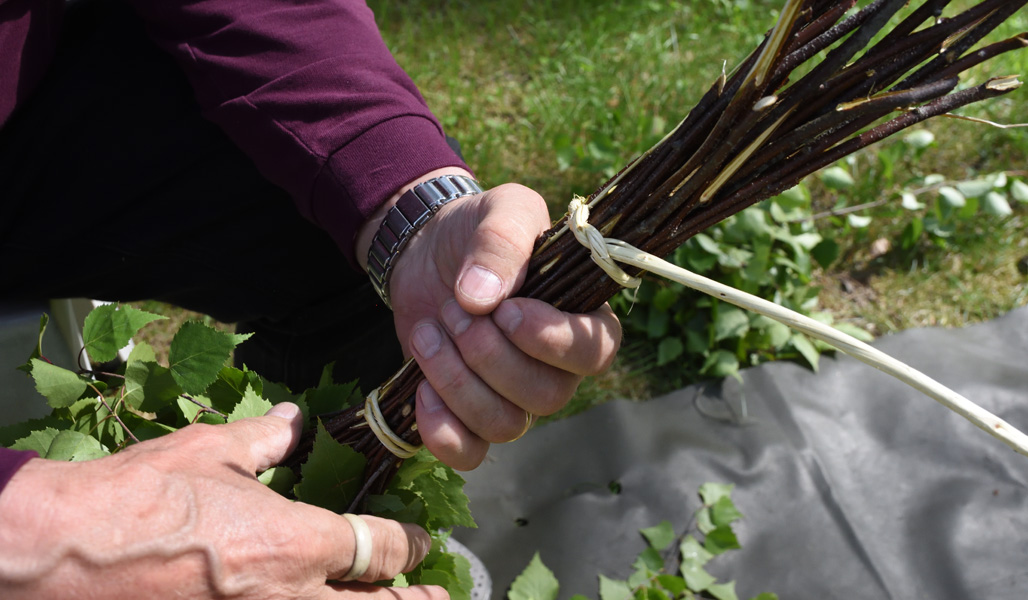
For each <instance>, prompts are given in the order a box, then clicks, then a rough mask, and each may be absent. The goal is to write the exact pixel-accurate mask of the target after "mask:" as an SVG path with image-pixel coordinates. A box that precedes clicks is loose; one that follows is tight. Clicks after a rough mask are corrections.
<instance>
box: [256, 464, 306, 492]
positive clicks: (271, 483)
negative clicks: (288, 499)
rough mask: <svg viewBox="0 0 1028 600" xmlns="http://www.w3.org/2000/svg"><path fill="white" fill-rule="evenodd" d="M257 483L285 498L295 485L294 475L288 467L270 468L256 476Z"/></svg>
mask: <svg viewBox="0 0 1028 600" xmlns="http://www.w3.org/2000/svg"><path fill="white" fill-rule="evenodd" d="M257 481H259V482H261V483H263V484H264V485H266V486H268V487H269V488H271V489H272V490H274V491H276V492H278V493H279V494H281V495H283V496H285V495H288V494H289V493H290V492H291V491H292V490H293V486H294V485H295V484H296V474H295V473H293V470H292V469H290V468H289V467H272V468H270V469H268V470H267V471H265V472H263V473H261V474H260V475H258V476H257Z"/></svg>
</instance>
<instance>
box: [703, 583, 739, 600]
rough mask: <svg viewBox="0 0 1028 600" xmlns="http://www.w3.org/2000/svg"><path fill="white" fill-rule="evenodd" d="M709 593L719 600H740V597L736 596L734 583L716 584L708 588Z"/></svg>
mask: <svg viewBox="0 0 1028 600" xmlns="http://www.w3.org/2000/svg"><path fill="white" fill-rule="evenodd" d="M707 593H708V594H710V595H711V596H713V597H715V598H717V600H739V597H738V596H736V594H735V582H734V581H729V582H728V583H716V584H714V585H712V586H710V587H708V588H707Z"/></svg>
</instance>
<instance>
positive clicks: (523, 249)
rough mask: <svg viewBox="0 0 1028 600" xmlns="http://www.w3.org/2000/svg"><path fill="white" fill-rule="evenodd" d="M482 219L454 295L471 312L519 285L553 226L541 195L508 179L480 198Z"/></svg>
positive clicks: (487, 306)
mask: <svg viewBox="0 0 1028 600" xmlns="http://www.w3.org/2000/svg"><path fill="white" fill-rule="evenodd" d="M479 211H480V212H479V214H480V215H481V216H480V219H481V220H480V221H479V223H478V224H477V227H476V228H475V232H474V234H473V235H472V236H471V240H470V243H469V246H468V248H467V251H466V256H467V257H466V258H465V260H464V262H463V264H462V266H461V268H460V271H459V272H458V274H457V281H456V285H455V287H454V294H455V296H456V297H457V299H458V301H459V302H460V303H461V306H463V307H464V309H465V310H467V311H468V312H470V313H472V314H485V313H488V312H490V311H491V310H493V309H494V308H495V307H496V305H497V304H499V303H500V301H501V300H503V299H504V298H506V297H507V296H509V295H510V293H511V292H512V291H513V290H515V289H517V288H518V287H520V285H521V282H522V281H523V280H524V275H525V268H526V265H527V264H528V259H529V258H530V257H531V255H532V249H533V246H534V245H535V240H536V238H538V237H539V234H540V233H542V232H543V231H544V230H545V229H546V228H547V227H548V226H549V213H548V211H547V209H546V203H545V202H543V199H542V197H541V196H540V195H539V194H537V193H536V192H534V191H533V190H530V189H529V188H526V187H524V186H521V185H517V184H506V185H503V186H499V187H496V188H493V189H491V190H489V191H488V192H486V193H484V194H482V196H481V197H480V198H479Z"/></svg>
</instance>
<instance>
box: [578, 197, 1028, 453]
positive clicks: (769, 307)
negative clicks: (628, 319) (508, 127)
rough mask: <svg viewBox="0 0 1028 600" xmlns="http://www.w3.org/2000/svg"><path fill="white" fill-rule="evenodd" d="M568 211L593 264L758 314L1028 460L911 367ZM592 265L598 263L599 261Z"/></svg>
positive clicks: (1001, 430) (992, 425)
mask: <svg viewBox="0 0 1028 600" xmlns="http://www.w3.org/2000/svg"><path fill="white" fill-rule="evenodd" d="M570 210H571V215H570V219H569V220H570V221H571V222H572V223H574V226H573V227H572V229H573V230H575V231H576V233H575V238H576V239H578V241H579V242H580V243H582V244H584V245H586V246H587V247H589V249H590V250H591V251H592V255H593V260H596V256H598V255H599V256H602V257H605V259H604V260H610V261H614V260H616V261H618V262H622V263H625V264H629V265H633V266H635V267H639V268H640V269H644V270H646V271H649V272H651V273H654V274H656V275H660V276H661V277H665V278H667V279H670V280H672V281H674V282H676V283H680V284H682V285H684V286H686V287H689V288H692V289H694V290H697V291H700V292H703V293H705V294H708V295H710V296H713V297H714V298H718V299H720V300H724V301H725V302H728V303H730V304H734V305H736V306H738V307H741V308H745V309H747V310H751V311H753V312H756V313H759V314H762V315H764V316H766V317H768V318H771V319H774V320H776V321H778V322H779V323H783V324H785V325H787V326H789V327H791V328H793V329H796V330H798V331H801V332H803V333H805V334H807V335H809V336H810V337H813V338H816V339H819V340H821V341H823V342H825V343H827V344H830V345H832V346H834V347H835V348H837V349H839V350H841V351H843V352H845V353H846V354H849V355H850V356H852V357H854V358H856V359H857V360H859V361H862V362H864V363H867V364H869V365H871V366H872V367H875V368H876V369H878V370H880V371H883V372H885V373H888V374H889V375H892V376H893V377H895V378H897V379H899V380H900V381H902V382H904V383H906V384H907V385H910V386H911V387H913V388H914V389H917V390H919V391H921V392H922V393H924V394H926V395H928V396H929V397H931V398H933V399H934V400H936V401H937V402H939V403H940V404H942V405H943V406H945V407H946V408H949V409H950V410H952V411H954V412H956V413H957V414H959V415H960V416H962V417H964V418H965V419H967V420H968V421H971V422H972V423H974V424H975V425H976V426H978V427H979V428H981V429H982V430H984V431H986V432H988V433H989V434H990V435H992V436H993V437H995V438H997V439H999V440H1000V441H1002V442H1003V443H1005V444H1006V445H1008V446H1010V447H1011V448H1013V449H1014V451H1016V452H1018V453H1019V454H1024V455H1025V456H1028V436H1026V435H1025V434H1024V433H1022V432H1021V431H1020V430H1018V429H1017V428H1016V427H1014V426H1012V425H1011V424H1009V423H1007V422H1006V421H1004V420H1003V419H1001V418H999V417H997V416H996V415H994V414H992V413H991V412H989V411H987V410H985V409H984V408H982V407H981V406H979V405H977V404H975V403H974V402H972V401H970V400H968V399H967V398H965V397H964V396H961V395H960V394H958V393H956V392H955V391H953V390H951V389H949V388H948V387H946V386H944V385H942V384H941V383H939V382H938V381H935V380H934V379H932V378H931V377H928V376H927V375H925V374H924V373H921V372H920V371H918V370H916V369H914V368H913V367H910V366H909V365H907V364H905V363H903V362H901V361H899V360H896V359H895V358H893V357H891V356H889V355H888V354H885V353H884V352H882V351H881V350H878V349H877V348H874V347H873V346H870V345H868V344H865V343H864V342H861V341H860V340H858V339H856V338H854V337H852V336H849V335H847V334H845V333H843V332H841V331H839V330H837V329H835V328H833V327H830V326H828V325H825V324H823V323H820V322H818V321H815V320H814V319H811V318H810V317H806V316H804V315H801V314H799V313H797V312H794V311H792V310H789V309H787V308H785V307H783V306H780V305H778V304H775V303H773V302H769V301H767V300H764V299H762V298H758V297H756V296H752V295H750V294H747V293H745V292H741V291H739V290H737V289H735V288H733V287H730V286H726V285H722V284H720V283H718V282H716V281H713V280H712V279H708V278H706V277H703V276H701V275H697V274H695V273H692V272H690V271H687V270H685V269H683V268H681V267H678V266H676V265H673V264H671V263H669V262H667V261H665V260H662V259H659V258H657V257H656V256H653V255H651V254H647V253H646V252H643V251H642V250H640V249H638V248H636V247H634V246H631V245H629V244H626V243H625V242H622V241H620V240H615V239H611V238H604V237H603V236H602V235H601V234H600V232H599V230H597V229H596V228H595V227H593V226H592V225H589V223H588V220H589V207H588V206H586V205H585V204H583V203H582V202H579V201H577V200H574V201H572V202H571V208H570ZM579 228H583V229H592V231H594V232H595V234H593V233H585V234H583V235H579V234H578V232H577V230H578V229H579ZM600 245H602V246H603V247H602V248H599V247H598V246H600ZM597 262H598V263H599V261H597ZM600 266H603V264H602V263H600ZM619 270H620V269H619ZM604 271H606V272H607V273H610V272H609V271H607V269H606V268H604ZM626 277H627V275H626ZM615 279H617V278H615Z"/></svg>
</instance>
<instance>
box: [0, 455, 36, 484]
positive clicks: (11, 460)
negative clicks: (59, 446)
mask: <svg viewBox="0 0 1028 600" xmlns="http://www.w3.org/2000/svg"><path fill="white" fill-rule="evenodd" d="M37 456H39V455H38V454H36V453H35V452H33V451H32V450H9V449H7V448H3V447H0V492H3V491H4V488H5V487H7V482H8V481H10V480H11V477H14V474H15V472H17V470H18V469H20V468H21V466H22V465H24V464H25V463H27V462H29V459H32V458H36V457H37Z"/></svg>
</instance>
